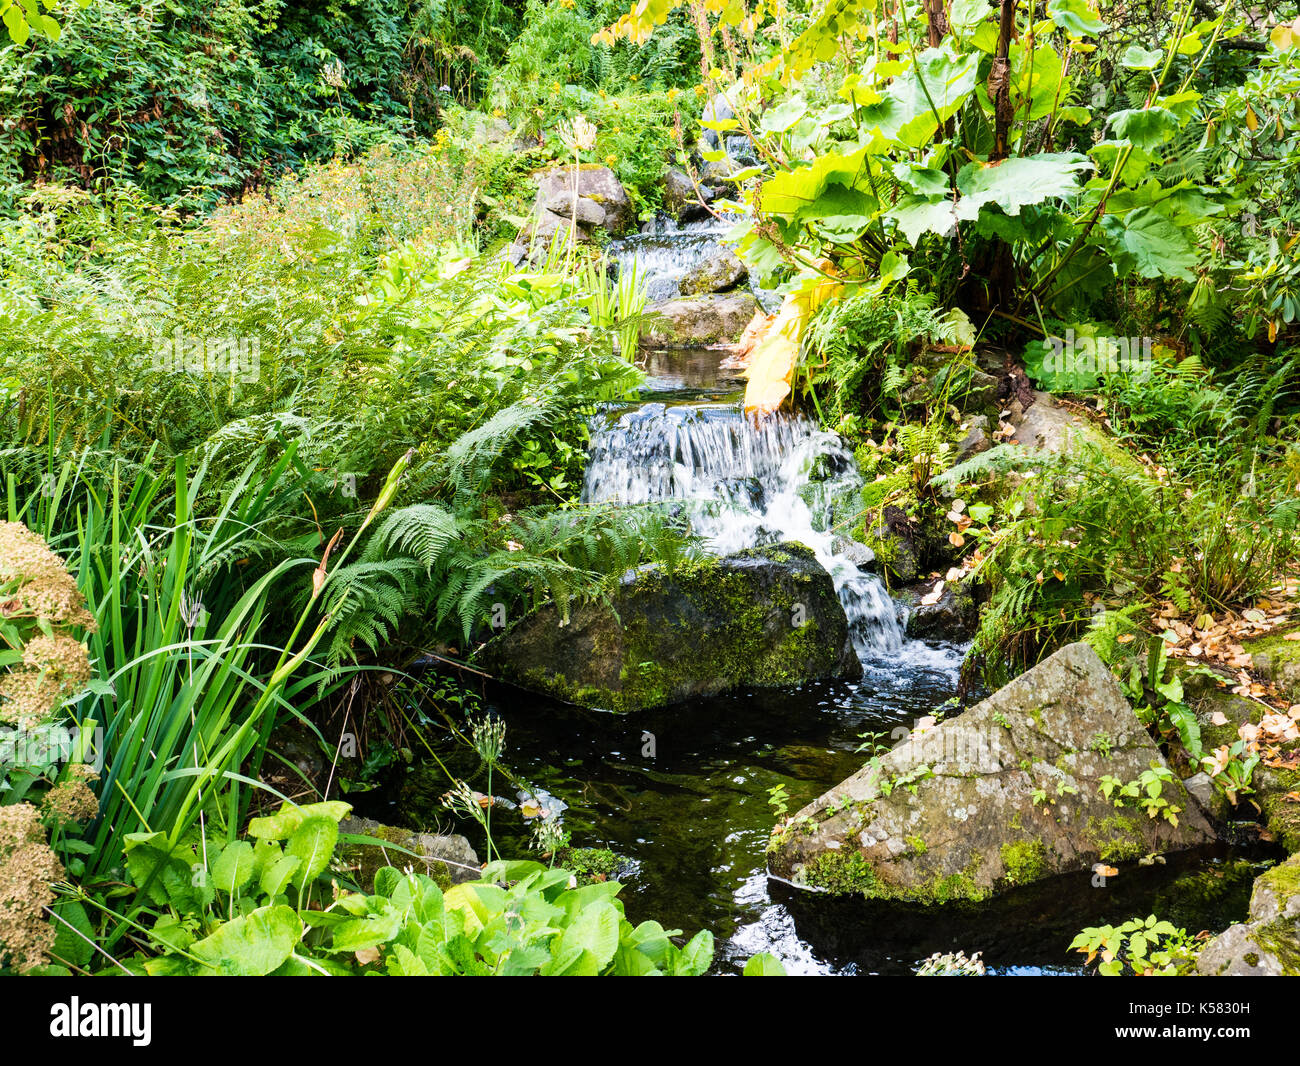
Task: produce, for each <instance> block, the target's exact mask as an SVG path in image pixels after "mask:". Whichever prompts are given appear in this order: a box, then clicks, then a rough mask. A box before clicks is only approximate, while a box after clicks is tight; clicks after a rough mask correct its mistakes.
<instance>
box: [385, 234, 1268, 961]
mask: <svg viewBox="0 0 1300 1066" xmlns="http://www.w3.org/2000/svg"><path fill="white" fill-rule="evenodd" d="M716 239H717V237H716V234H715V233H713V232H710V231H703V232H701V231H687V232H683V233H680V234H675V235H669V236H668V237H663V236H658V237H654V238H648V237H647V238H644V239H640V238H636V237H634V238H631V239H629V241H627V242H625V243H624V244H623V245H622V246H621V247H620V248H618V249H617V251H618V253H619V254H620V255H621V256H622V257H623V261H624V263H625V264H626V262H628V261H630V259H631V258H637V259H638V262H639V265H640V266H641V268H642V269H643V271H645V273H646V276H647V278H648V280H649V283H650V288H651V293H652V298H658V299H663V298H667V297H668V296H670V295H675V286H676V278H677V277H679V276H680V274H681V272H683V271H684V269H686V268H688V267H689V266H691V265H694V263H695V262H697V261H698V257H699V256H701V255H705V254H707V246H708V244H709V243H710V242H715V241H716ZM674 249H676V252H677V253H678V254H676V255H674V254H673V253H674ZM683 264H685V266H683ZM655 294H658V295H655ZM722 356H723V353H721V352H717V351H695V350H682V351H671V352H647V353H643V356H642V364H643V366H645V368H646V370H647V374H648V377H647V381H646V383H645V386H644V388H643V392H642V398H641V401H640V402H639V403H636V404H633V405H630V406H628V407H626V408H624V409H622V410H618V411H613V412H610V413H608V414H606V415H603V416H601V417H600V418H599V419H598V420H597V422H596V423H595V424H594V426H593V436H592V442H591V447H590V456H589V461H588V468H587V472H586V480H585V484H584V489H583V498H584V500H586V501H589V502H614V503H620V502H621V503H627V504H636V503H646V502H663V503H669V504H673V505H680V506H681V507H684V508H687V509H688V510H689V513H690V514H691V517H692V524H693V526H694V528H695V529H696V531H697V532H698V533H699V534H700V535H701V536H702V538H703V539H704V541H705V543H706V545H707V547H708V549H709V550H710V551H713V552H716V553H718V554H726V553H728V552H733V551H736V550H738V549H741V548H745V547H750V546H755V545H760V544H772V543H777V542H779V541H786V540H795V541H799V542H801V543H803V544H806V545H807V546H808V547H810V548H811V549H812V550H813V551H814V552H815V553H816V555H817V558H818V560H819V561H820V562H821V563H822V565H823V566H825V568H826V569H827V570H828V571H829V572H830V574H831V576H832V578H833V580H834V583H835V588H836V591H837V593H838V595H839V598H840V601H841V603H842V604H843V606H844V608H845V613H846V615H847V616H848V619H849V627H850V634H851V638H852V641H853V644H854V648H855V650H856V652H857V654H858V657H859V658H860V659H861V661H862V664H863V677H862V678H861V679H860V680H858V681H853V682H825V683H816V684H806V685H803V686H800V687H797V688H793V689H785V690H756V691H752V692H742V693H734V694H731V695H727V696H722V697H714V698H709V699H703V700H696V701H693V702H690V703H685V704H678V705H675V706H672V707H667V708H661V709H658V710H653V711H643V712H637V713H632V714H624V715H618V714H611V713H604V712H598V711H590V710H585V709H582V708H577V707H572V706H568V705H564V704H560V703H557V702H554V701H550V700H548V699H546V698H545V697H542V696H536V695H532V694H528V693H524V692H521V691H519V690H515V689H511V688H507V687H504V686H502V687H496V686H488V687H487V688H485V689H481V690H480V694H481V696H482V697H483V701H484V703H485V706H486V707H487V708H488V709H489V710H491V711H492V712H494V713H498V714H500V715H501V716H502V717H503V718H504V720H505V721H506V723H507V726H508V733H507V738H506V745H507V751H506V755H505V758H504V761H505V763H506V765H508V766H509V767H510V768H511V770H512V771H513V772H514V773H516V774H518V775H519V776H520V777H521V778H523V779H525V780H527V781H529V782H530V783H532V784H533V785H534V786H536V787H539V788H541V789H545V790H546V791H548V792H550V793H551V794H552V795H554V796H556V797H558V798H560V799H561V800H563V801H564V802H565V803H567V804H568V809H567V810H566V811H565V825H566V826H567V828H568V829H569V830H570V832H571V834H572V842H573V845H574V846H575V847H608V848H610V849H612V850H613V851H614V852H615V853H616V854H618V855H619V856H620V857H622V858H623V859H624V860H625V864H624V866H623V868H622V869H620V871H619V872H618V875H617V876H618V879H619V880H621V881H623V883H624V885H625V888H624V890H623V893H622V897H621V898H622V899H623V900H624V901H625V904H626V908H627V913H628V917H629V918H630V919H631V920H632V921H633V922H637V921H641V920H644V919H646V918H651V917H653V918H655V919H657V920H659V921H660V922H661V923H663V924H664V925H665V926H666V927H668V928H677V929H681V930H683V931H684V932H685V933H686V934H687V935H690V934H692V933H694V932H695V930H697V929H701V928H704V929H709V930H711V931H712V932H713V934H714V936H715V940H716V949H715V957H714V967H713V968H714V972H718V973H737V972H739V969H740V968H741V966H743V964H744V961H745V960H746V959H747V958H749V957H750V956H751V955H753V954H754V953H756V952H759V951H768V952H771V953H772V954H774V955H776V956H777V957H778V958H779V959H780V960H781V961H782V963H783V964H784V965H785V967H786V969H787V971H788V972H790V973H794V974H866V973H880V974H906V973H910V972H911V971H912V969H913V968H914V967H915V966H916V965H917V964H918V963H919V962H920V961H921V960H922V959H924V958H925V957H927V956H928V955H930V954H931V953H933V952H946V951H954V950H958V949H961V950H965V951H966V952H967V953H968V954H969V953H973V952H975V951H981V952H983V959H984V961H985V963H986V965H988V967H989V970H990V972H996V973H1039V974H1041V973H1061V974H1070V973H1079V972H1081V965H1080V964H1081V961H1082V960H1081V957H1080V956H1078V955H1072V954H1071V953H1070V952H1069V950H1068V948H1069V943H1070V941H1071V939H1072V938H1073V936H1074V934H1075V933H1077V932H1078V931H1079V929H1080V928H1082V927H1083V926H1084V925H1090V924H1100V923H1102V922H1112V923H1118V922H1121V921H1124V920H1125V919H1127V918H1129V917H1133V916H1135V915H1138V914H1141V915H1142V916H1145V915H1146V914H1148V913H1157V914H1160V915H1161V916H1162V917H1167V918H1169V919H1170V920H1172V921H1174V922H1175V924H1181V925H1185V926H1186V927H1187V928H1189V930H1193V931H1195V930H1199V929H1220V928H1223V927H1224V926H1226V925H1228V924H1231V922H1233V921H1236V920H1238V919H1239V918H1240V917H1242V916H1243V915H1244V914H1245V911H1246V903H1247V899H1248V897H1249V892H1250V887H1251V880H1252V878H1253V876H1254V872H1255V871H1254V870H1253V868H1252V866H1253V864H1252V862H1251V861H1250V857H1249V856H1244V855H1242V854H1238V853H1234V852H1231V851H1230V850H1228V849H1226V848H1217V849H1214V850H1212V851H1206V852H1202V853H1197V854H1188V855H1185V856H1182V857H1178V858H1170V859H1169V861H1168V862H1167V863H1166V864H1163V865H1155V866H1152V867H1149V868H1145V869H1142V868H1135V869H1134V870H1132V871H1127V870H1126V871H1125V874H1124V876H1123V877H1120V878H1115V879H1112V880H1110V881H1109V883H1108V885H1107V886H1106V887H1105V888H1104V889H1098V888H1094V887H1093V886H1092V878H1091V875H1090V874H1080V875H1078V876H1070V877H1062V878H1056V879H1054V880H1052V881H1050V882H1047V883H1045V884H1040V885H1036V886H1028V887H1027V888H1025V889H1018V890H1015V891H1013V892H1010V893H1007V894H1006V895H1004V896H1001V897H999V898H998V899H997V900H995V901H993V902H991V903H987V904H982V905H978V906H977V905H960V904H949V905H946V906H944V907H941V908H931V909H929V910H927V909H924V908H920V907H916V906H908V905H900V904H897V903H891V904H879V903H867V902H865V901H863V900H854V899H832V898H829V897H826V896H823V895H818V894H814V893H809V892H806V891H802V890H799V889H795V888H792V887H790V886H788V885H785V884H783V883H781V882H779V881H777V880H775V879H770V878H769V877H768V875H767V870H766V862H765V857H764V849H765V847H766V844H767V841H768V835H769V833H770V831H771V828H772V825H773V823H774V822H775V821H776V818H777V814H776V812H774V810H773V807H772V806H771V805H770V803H769V795H768V790H769V789H772V788H774V787H775V786H778V785H783V786H784V787H785V791H786V792H787V793H788V796H789V798H788V799H787V800H786V804H787V806H788V809H789V811H790V812H794V811H796V810H798V809H799V808H800V807H801V806H803V805H804V804H805V803H807V802H809V801H811V800H813V799H815V798H816V797H817V796H819V795H821V794H822V793H823V792H825V791H826V790H827V789H828V788H830V787H832V786H833V785H835V784H837V783H838V782H839V781H841V780H843V779H844V778H846V777H848V776H849V775H851V774H852V773H854V772H856V771H857V770H858V769H860V767H861V766H862V764H863V762H864V761H865V759H866V757H867V756H866V755H864V754H863V753H862V751H861V750H860V749H861V747H862V745H863V743H864V740H866V739H868V738H872V739H878V740H881V741H884V742H886V743H888V742H889V741H888V738H889V736H890V734H891V732H892V731H894V730H895V729H897V728H898V727H903V728H911V726H912V725H913V724H914V723H915V721H916V720H917V719H918V718H920V717H922V716H924V715H927V714H931V713H933V712H934V711H935V710H936V709H937V708H939V707H941V706H944V705H949V706H951V703H952V701H953V700H954V697H955V693H956V687H957V674H958V670H959V667H960V663H961V659H962V654H963V651H964V648H962V647H959V646H954V645H947V644H932V643H924V642H921V641H915V640H909V639H907V638H906V637H905V636H904V623H905V616H904V615H903V612H902V609H901V608H899V607H898V606H897V605H896V604H895V603H894V601H893V600H891V598H890V597H889V594H888V592H887V590H886V589H885V586H884V584H883V583H882V582H881V579H880V578H879V577H878V576H877V575H876V574H875V573H873V572H871V570H870V569H869V567H870V553H869V552H868V551H867V550H866V549H865V548H863V547H862V546H861V545H854V544H852V542H848V541H845V540H844V539H843V537H842V536H841V535H839V533H838V532H837V531H836V530H835V529H834V528H833V526H834V525H835V516H836V515H837V513H839V514H842V513H844V511H843V505H844V504H845V502H846V501H851V500H852V499H853V498H855V497H856V495H857V492H858V490H859V488H860V487H861V484H862V482H861V477H860V475H859V474H858V472H857V469H856V466H855V464H854V462H853V457H852V454H851V453H850V452H849V451H848V450H847V449H846V448H845V446H844V445H843V443H842V442H841V441H840V440H839V438H838V437H836V436H835V435H834V434H832V433H828V432H825V431H822V430H820V429H818V428H817V427H816V426H815V425H814V424H813V423H811V422H809V421H807V420H805V419H803V418H801V417H798V416H785V415H779V416H776V417H772V418H769V419H767V420H765V421H763V422H762V423H761V424H760V425H758V426H755V425H754V424H753V423H751V422H750V421H748V420H746V419H745V418H744V417H743V416H742V415H741V411H740V389H741V387H742V383H741V382H740V381H739V380H738V378H737V376H736V372H734V371H730V372H728V371H723V370H720V369H719V361H720V360H721V358H722ZM439 754H440V757H442V758H443V759H444V761H445V762H446V764H447V766H448V768H449V769H450V770H451V771H452V772H453V773H464V774H470V773H473V772H474V770H475V769H476V765H475V764H476V757H475V756H473V755H472V753H471V754H467V753H466V752H465V751H464V750H463V749H458V748H456V747H454V746H453V745H447V746H446V747H445V749H444V748H439ZM446 787H447V782H446V778H445V777H444V776H443V775H442V772H441V771H440V770H438V768H437V767H436V766H433V765H432V764H428V765H423V766H420V765H417V767H415V768H414V769H413V771H411V772H410V773H408V774H407V775H406V776H405V779H404V780H403V781H402V782H401V783H400V784H398V785H396V786H394V787H392V788H386V789H384V790H383V791H382V795H380V796H376V797H375V799H376V802H378V803H380V804H381V809H378V810H374V811H373V812H372V813H374V814H375V816H376V817H380V818H382V819H384V820H387V821H391V822H398V823H401V824H408V825H419V826H435V825H441V826H444V827H445V826H446V825H447V823H448V816H447V812H446V810H445V808H443V807H442V806H441V804H440V802H439V797H440V795H441V794H442V792H444V791H445V790H446ZM478 787H481V783H480V785H479V786H478ZM507 813H509V812H507ZM458 831H462V832H465V831H467V830H466V829H465V828H464V827H462V828H461V829H460V830H458ZM493 832H494V837H495V839H496V841H497V844H498V847H499V849H500V850H501V852H502V853H503V854H506V855H524V854H527V844H528V836H527V828H526V827H525V826H524V825H522V824H521V823H520V821H519V819H518V818H509V817H499V818H498V819H494V822H493ZM470 835H471V841H472V843H474V845H475V846H476V847H477V848H478V849H479V851H480V854H482V853H483V847H482V845H483V841H482V840H481V839H476V838H475V836H474V833H473V832H471V833H470Z"/></svg>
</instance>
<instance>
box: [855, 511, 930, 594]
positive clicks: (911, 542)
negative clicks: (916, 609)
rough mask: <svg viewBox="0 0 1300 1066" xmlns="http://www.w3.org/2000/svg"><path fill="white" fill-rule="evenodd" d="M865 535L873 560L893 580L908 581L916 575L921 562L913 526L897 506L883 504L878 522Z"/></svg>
mask: <svg viewBox="0 0 1300 1066" xmlns="http://www.w3.org/2000/svg"><path fill="white" fill-rule="evenodd" d="M866 539H867V546H868V547H869V548H870V549H871V550H872V551H873V552H874V553H875V556H876V560H877V562H878V563H879V564H880V565H881V566H882V567H883V568H884V569H885V572H886V573H887V574H888V575H889V576H890V577H891V578H893V580H894V581H896V582H898V583H899V584H901V585H910V584H911V583H912V582H914V581H915V580H916V579H917V577H918V576H919V574H920V571H921V566H920V552H919V551H918V549H917V544H916V530H915V529H914V528H913V526H912V523H911V521H910V520H909V519H908V517H907V515H906V514H904V513H903V511H902V510H901V509H900V508H898V507H894V506H889V507H886V508H885V509H884V511H883V513H882V514H881V516H880V523H879V525H878V526H876V527H875V528H874V529H871V530H868V536H867V538H866Z"/></svg>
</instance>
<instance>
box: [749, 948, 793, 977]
mask: <svg viewBox="0 0 1300 1066" xmlns="http://www.w3.org/2000/svg"><path fill="white" fill-rule="evenodd" d="M744 976H745V977H785V976H786V972H785V967H784V966H782V965H781V960H780V959H778V958H777V957H776V956H775V955H770V954H768V953H767V952H766V951H760V952H759V953H758V954H757V955H754V956H751V958H750V960H749V961H748V962H747V963H745V970H744Z"/></svg>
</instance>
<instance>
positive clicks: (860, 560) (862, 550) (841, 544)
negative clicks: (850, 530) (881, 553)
mask: <svg viewBox="0 0 1300 1066" xmlns="http://www.w3.org/2000/svg"><path fill="white" fill-rule="evenodd" d="M831 551H833V552H834V553H835V554H836V555H842V556H843V557H844V558H845V559H847V560H848V561H849V562H851V563H852V564H853V565H854V566H856V567H857V568H858V569H859V570H862V571H868V570H874V569H875V567H876V553H875V552H873V551H872V550H871V549H870V548H868V547H867V546H866V545H865V544H859V543H858V542H857V541H856V540H849V538H848V537H836V538H835V539H834V540H833V541H831Z"/></svg>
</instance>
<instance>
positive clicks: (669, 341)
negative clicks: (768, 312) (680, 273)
mask: <svg viewBox="0 0 1300 1066" xmlns="http://www.w3.org/2000/svg"><path fill="white" fill-rule="evenodd" d="M757 311H758V301H757V300H755V299H754V297H753V296H752V295H750V294H749V293H747V292H736V293H712V294H709V295H705V296H684V297H682V298H681V299H678V300H665V301H663V302H661V303H657V304H652V305H651V306H650V307H649V308H648V309H647V312H646V318H645V324H644V326H643V327H642V333H641V342H642V343H643V344H645V345H646V346H648V347H651V348H699V347H704V346H706V345H709V344H723V343H734V342H735V341H736V340H737V339H738V338H739V337H740V335H741V333H743V332H744V330H745V327H746V326H747V325H749V322H750V319H752V318H753V317H754V315H755V313H756V312H757Z"/></svg>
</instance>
